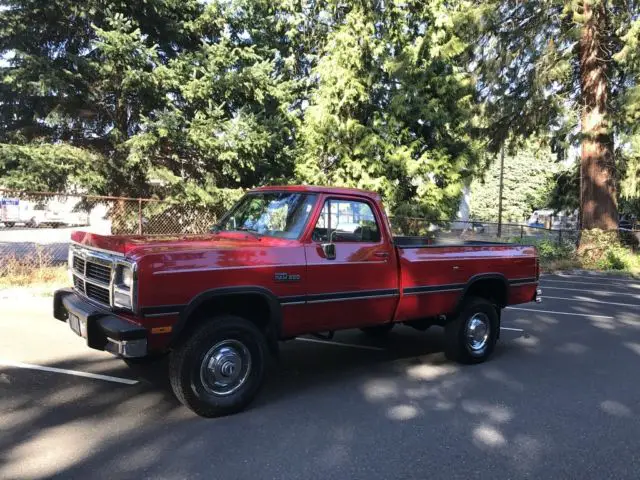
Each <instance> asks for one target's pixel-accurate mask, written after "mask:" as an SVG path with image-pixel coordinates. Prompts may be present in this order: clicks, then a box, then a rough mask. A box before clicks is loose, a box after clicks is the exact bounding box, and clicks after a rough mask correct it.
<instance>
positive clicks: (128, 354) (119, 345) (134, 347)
mask: <svg viewBox="0 0 640 480" xmlns="http://www.w3.org/2000/svg"><path fill="white" fill-rule="evenodd" d="M104 349H105V350H106V351H107V352H110V353H112V354H114V355H117V356H119V357H124V358H137V357H144V356H145V355H147V339H146V338H142V339H139V340H116V339H113V338H110V337H107V344H106V345H105V346H104Z"/></svg>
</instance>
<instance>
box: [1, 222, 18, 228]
mask: <svg viewBox="0 0 640 480" xmlns="http://www.w3.org/2000/svg"><path fill="white" fill-rule="evenodd" d="M4 226H5V227H7V228H13V227H15V226H16V223H15V222H5V224H4Z"/></svg>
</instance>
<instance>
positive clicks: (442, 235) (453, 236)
mask: <svg viewBox="0 0 640 480" xmlns="http://www.w3.org/2000/svg"><path fill="white" fill-rule="evenodd" d="M389 221H390V223H391V229H392V232H393V234H394V235H403V236H410V237H413V236H423V237H425V236H426V237H428V238H431V239H433V240H434V241H435V240H438V241H439V242H441V243H447V242H450V243H456V242H460V241H461V240H464V241H487V242H496V241H500V242H509V243H515V242H518V243H527V242H530V243H537V242H539V241H542V240H547V241H551V242H554V243H557V244H574V245H575V244H576V243H577V242H578V237H579V231H578V230H569V229H549V228H543V227H531V226H528V225H522V224H514V223H502V224H499V223H495V222H481V221H475V220H474V221H471V220H470V221H462V220H427V219H424V218H409V217H390V219H389Z"/></svg>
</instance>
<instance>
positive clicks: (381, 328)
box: [360, 323, 394, 338]
mask: <svg viewBox="0 0 640 480" xmlns="http://www.w3.org/2000/svg"><path fill="white" fill-rule="evenodd" d="M393 327H394V324H393V323H385V324H384V325H376V326H374V327H364V328H361V329H360V330H362V332H363V333H364V334H365V335H368V336H369V337H374V338H381V337H386V336H387V335H388V334H389V332H390V331H391V329H393Z"/></svg>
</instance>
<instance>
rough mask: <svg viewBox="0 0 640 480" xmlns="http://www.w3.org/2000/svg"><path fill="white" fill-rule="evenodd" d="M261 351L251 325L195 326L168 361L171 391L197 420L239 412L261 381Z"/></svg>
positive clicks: (222, 319)
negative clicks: (194, 414) (196, 416)
mask: <svg viewBox="0 0 640 480" xmlns="http://www.w3.org/2000/svg"><path fill="white" fill-rule="evenodd" d="M266 355H267V346H266V341H265V338H264V335H263V334H262V332H260V330H259V329H258V328H257V327H256V326H255V325H254V324H253V323H251V322H249V321H247V320H245V319H243V318H241V317H236V316H234V315H222V316H219V317H215V318H213V319H212V320H210V321H208V322H206V323H204V324H203V325H201V326H200V327H198V328H197V329H196V330H195V331H194V332H193V334H192V335H191V336H190V337H188V338H187V339H186V340H185V341H183V342H182V343H181V344H180V345H179V346H178V347H177V348H176V349H175V350H174V351H173V352H172V353H171V356H170V359H169V378H170V380H171V387H172V389H173V391H174V393H175V395H176V397H177V398H178V400H180V401H181V402H182V403H183V404H184V405H185V406H187V407H188V408H190V409H191V410H193V411H194V412H195V413H197V414H198V415H200V416H203V417H219V416H223V415H229V414H232V413H236V412H239V411H240V410H243V409H244V408H245V407H246V406H247V405H249V403H251V401H252V400H253V399H254V398H255V397H256V395H257V394H258V391H259V390H260V387H261V386H262V384H263V381H264V375H265V361H266Z"/></svg>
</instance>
